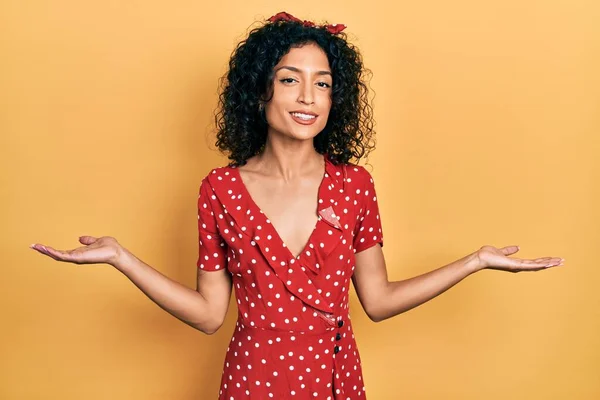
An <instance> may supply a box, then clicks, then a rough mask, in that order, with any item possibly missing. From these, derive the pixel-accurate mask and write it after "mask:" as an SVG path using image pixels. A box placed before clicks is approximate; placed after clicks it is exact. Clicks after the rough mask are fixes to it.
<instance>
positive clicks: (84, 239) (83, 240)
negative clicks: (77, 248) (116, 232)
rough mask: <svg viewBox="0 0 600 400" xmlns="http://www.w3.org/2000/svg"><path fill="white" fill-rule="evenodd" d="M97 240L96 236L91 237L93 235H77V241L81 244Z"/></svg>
mask: <svg viewBox="0 0 600 400" xmlns="http://www.w3.org/2000/svg"><path fill="white" fill-rule="evenodd" d="M97 240H98V238H96V237H93V236H80V237H79V242H80V243H83V244H87V245H89V244H92V243H95V242H96V241H97Z"/></svg>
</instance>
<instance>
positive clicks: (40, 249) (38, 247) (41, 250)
mask: <svg viewBox="0 0 600 400" xmlns="http://www.w3.org/2000/svg"><path fill="white" fill-rule="evenodd" d="M29 247H31V248H32V249H34V250H37V251H38V252H39V253H42V254H44V255H46V256H48V257H50V258H52V259H54V260H56V261H60V260H59V259H58V258H57V257H56V255H55V254H52V253H51V252H49V251H48V249H47V247H46V246H44V245H41V244H33V245H31V246H29Z"/></svg>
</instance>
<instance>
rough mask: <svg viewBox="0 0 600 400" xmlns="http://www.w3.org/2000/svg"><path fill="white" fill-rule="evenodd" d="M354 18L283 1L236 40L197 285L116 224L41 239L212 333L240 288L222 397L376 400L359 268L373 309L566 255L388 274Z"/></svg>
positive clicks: (483, 259) (384, 312)
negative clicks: (367, 362) (100, 231)
mask: <svg viewBox="0 0 600 400" xmlns="http://www.w3.org/2000/svg"><path fill="white" fill-rule="evenodd" d="M344 28H345V27H344V25H341V24H340V25H322V26H317V25H315V24H314V23H312V22H309V21H301V20H299V19H297V18H295V17H293V16H291V15H290V14H287V13H283V12H282V13H279V14H277V15H275V16H273V17H271V18H270V19H269V20H268V21H267V22H266V23H265V24H263V26H261V27H258V28H255V29H254V30H252V31H251V32H250V34H249V36H248V37H247V39H246V40H244V41H243V42H241V43H240V44H239V45H238V47H237V48H236V49H235V51H234V53H233V55H232V57H231V60H230V63H229V66H230V68H229V71H228V74H227V77H226V78H227V79H226V80H224V87H223V90H222V93H221V96H220V107H219V113H218V114H217V118H216V124H217V128H218V133H217V145H218V147H219V148H220V149H221V150H222V151H223V152H225V153H227V154H228V156H229V159H230V160H232V161H231V162H230V163H229V165H227V166H225V167H218V168H215V169H213V170H212V171H210V173H209V174H208V175H207V176H206V177H205V178H204V179H203V180H202V183H201V186H200V192H199V198H198V229H199V246H200V251H199V258H198V262H197V267H198V283H197V289H196V290H192V289H189V288H187V287H185V286H183V285H181V284H179V283H177V282H175V281H173V280H171V279H169V278H167V277H165V276H164V275H162V274H161V273H159V272H158V271H156V270H155V269H153V268H152V267H150V266H148V265H147V264H145V263H144V262H142V261H141V260H139V259H138V258H137V257H135V256H134V255H133V254H132V253H131V252H129V251H128V250H127V249H126V248H124V247H123V246H121V245H120V244H119V243H118V242H117V240H116V239H115V238H113V237H108V236H105V237H100V238H95V237H91V236H83V237H81V238H80V239H79V240H80V242H81V243H82V244H84V246H83V247H80V248H77V249H74V250H69V251H59V250H55V249H53V248H51V247H48V246H43V245H40V244H36V245H33V246H32V247H33V248H34V249H35V250H37V251H39V252H41V253H43V254H46V255H48V256H50V257H52V258H54V259H55V260H58V261H67V262H73V263H77V264H91V263H108V264H110V265H113V266H114V267H115V268H116V269H118V270H119V271H121V272H122V273H123V274H125V275H126V276H127V277H128V278H129V279H130V280H131V281H132V282H133V283H134V284H135V285H136V286H137V287H139V288H140V289H141V290H142V291H143V292H144V293H145V294H146V295H147V296H148V297H149V298H150V299H152V300H153V301H154V302H156V303H157V304H158V305H159V306H160V307H162V308H163V309H165V310H166V311H168V312H169V313H171V314H172V315H174V316H175V317H177V318H179V319H180V320H182V321H183V322H185V323H187V324H189V325H191V326H193V327H194V328H197V329H199V330H200V331H202V332H204V333H207V334H212V333H214V332H215V331H217V329H219V327H220V326H221V324H222V323H223V320H224V318H225V315H226V312H227V309H228V306H229V299H230V294H231V289H232V287H234V288H235V295H236V299H237V306H238V310H239V311H238V320H237V323H236V327H235V331H234V333H233V337H232V339H231V342H230V344H229V348H228V349H227V354H226V358H225V365H224V371H223V376H222V380H221V388H220V392H219V399H261V400H262V399H269V398H275V399H284V398H286V399H287V398H297V399H365V398H366V395H365V388H364V382H363V379H362V372H361V363H360V356H359V353H358V349H357V347H356V343H355V341H354V336H353V334H352V324H351V322H350V316H349V314H348V300H349V296H348V290H349V285H350V280H352V282H353V284H354V287H355V289H356V293H357V295H358V298H359V300H360V302H361V304H362V306H363V308H364V310H365V311H366V313H367V314H368V316H369V317H370V318H371V319H372V320H373V321H381V320H384V319H387V318H391V317H393V316H395V315H397V314H400V313H402V312H405V311H407V310H410V309H411V308H414V307H416V306H418V305H420V304H423V303H425V302H426V301H428V300H431V299H432V298H434V297H436V296H437V295H439V294H440V293H442V292H444V291H446V290H447V289H449V288H450V287H452V286H453V285H455V284H456V283H458V282H459V281H461V280H462V279H464V278H465V277H467V276H468V275H470V274H472V273H475V272H477V271H480V270H482V269H484V268H491V269H497V270H503V271H509V272H518V271H536V270H540V269H544V268H547V267H551V266H557V265H562V261H563V260H562V259H560V258H556V257H543V258H538V259H535V260H523V259H518V258H510V257H509V256H510V255H513V254H515V253H516V252H517V251H518V247H517V246H508V247H504V248H495V247H493V246H483V247H481V248H480V249H478V250H477V251H475V252H473V253H471V254H469V255H467V256H465V257H463V258H461V259H460V260H457V261H455V262H453V263H451V264H449V265H446V266H444V267H441V268H439V269H437V270H434V271H431V272H428V273H426V274H423V275H421V276H417V277H414V278H411V279H407V280H404V281H398V282H388V279H387V273H386V267H385V261H384V256H383V253H382V246H383V233H382V225H381V220H380V218H379V210H378V204H377V196H376V192H375V186H374V182H373V179H372V177H371V175H370V173H369V172H368V171H367V170H366V169H365V168H363V167H361V166H358V165H357V162H358V161H359V160H360V159H361V158H363V157H364V156H365V155H367V154H368V153H369V151H370V150H372V148H373V145H372V144H371V141H372V135H373V131H372V126H373V124H372V113H371V107H370V105H369V102H368V97H367V87H366V85H365V84H364V82H363V74H364V71H365V70H364V68H363V65H362V60H361V56H360V53H359V52H358V50H357V49H356V48H355V47H353V46H352V45H351V44H349V43H348V42H347V41H346V36H345V34H343V33H341V31H342V30H343V29H344Z"/></svg>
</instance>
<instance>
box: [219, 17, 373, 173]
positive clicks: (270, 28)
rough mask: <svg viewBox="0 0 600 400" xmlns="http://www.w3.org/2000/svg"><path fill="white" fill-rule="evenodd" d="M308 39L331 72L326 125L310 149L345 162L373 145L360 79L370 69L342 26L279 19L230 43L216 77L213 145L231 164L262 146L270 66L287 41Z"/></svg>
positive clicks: (290, 44) (300, 43) (294, 42)
mask: <svg viewBox="0 0 600 400" xmlns="http://www.w3.org/2000/svg"><path fill="white" fill-rule="evenodd" d="M308 43H315V44H317V45H318V46H319V47H320V48H321V49H322V50H323V51H324V52H325V53H326V54H327V58H328V60H329V66H330V68H331V71H332V77H333V85H332V95H331V96H332V99H331V100H332V103H331V110H330V113H329V117H328V121H327V125H326V126H325V128H324V129H323V130H322V131H321V132H319V134H317V136H316V137H315V138H314V141H313V143H314V147H315V150H316V151H317V152H318V153H320V154H324V153H327V154H328V156H329V158H330V159H331V160H332V162H334V163H335V164H339V163H347V164H350V163H357V162H358V161H359V160H360V159H361V158H362V157H364V156H367V155H368V154H369V153H370V152H371V151H372V150H373V149H374V148H375V139H374V130H373V126H374V122H373V109H372V107H371V105H370V104H369V99H368V88H367V84H366V81H365V82H363V77H365V76H369V77H370V76H371V71H370V70H368V69H366V68H364V67H363V62H362V56H361V54H360V52H359V51H358V49H357V48H356V47H354V46H353V45H352V44H350V43H348V41H347V35H346V34H345V33H343V32H342V33H337V34H333V33H330V32H329V31H327V30H326V29H324V28H322V27H317V26H305V25H304V24H302V23H300V22H293V21H282V20H280V21H276V22H267V23H264V24H263V25H261V26H259V27H256V28H254V29H252V30H251V31H250V33H249V34H248V37H247V38H246V39H245V40H243V41H241V42H240V43H239V44H238V45H237V47H236V48H235V49H234V51H233V53H232V55H231V59H230V60H229V70H228V72H227V73H226V75H225V76H223V77H222V78H221V79H220V94H219V105H218V108H217V111H216V113H215V122H216V127H217V142H216V146H217V147H218V148H219V150H220V151H221V152H223V153H225V154H227V153H229V154H228V158H229V159H230V160H232V161H231V162H230V163H229V165H230V166H240V165H245V164H246V162H247V160H248V159H249V158H250V157H252V156H254V155H256V154H259V153H260V152H261V151H262V150H263V149H264V146H265V144H266V140H267V128H268V125H267V122H266V120H265V118H264V114H263V113H262V112H260V111H259V103H260V102H261V101H263V102H264V101H268V100H270V99H266V98H267V97H268V95H269V94H270V93H271V92H272V87H273V77H274V74H273V68H274V67H275V65H277V63H278V62H279V61H280V60H281V58H282V57H283V56H284V55H285V54H286V53H287V52H289V50H290V49H291V48H292V47H301V46H303V45H305V44H308Z"/></svg>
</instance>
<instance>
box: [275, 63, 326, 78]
mask: <svg viewBox="0 0 600 400" xmlns="http://www.w3.org/2000/svg"><path fill="white" fill-rule="evenodd" d="M284 68H285V69H289V70H290V71H294V72H300V73H302V70H301V69H299V68H296V67H292V66H289V65H282V66H281V67H279V68H277V69H276V70H275V72H277V71H279V70H280V69H284ZM316 73H317V75H330V76H331V72H330V71H317V72H316Z"/></svg>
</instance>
